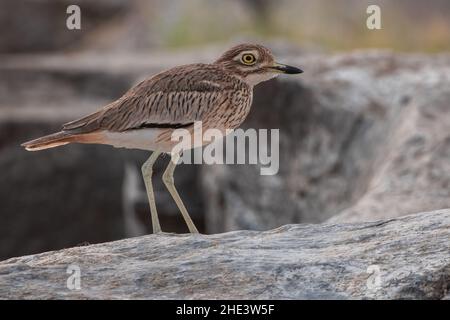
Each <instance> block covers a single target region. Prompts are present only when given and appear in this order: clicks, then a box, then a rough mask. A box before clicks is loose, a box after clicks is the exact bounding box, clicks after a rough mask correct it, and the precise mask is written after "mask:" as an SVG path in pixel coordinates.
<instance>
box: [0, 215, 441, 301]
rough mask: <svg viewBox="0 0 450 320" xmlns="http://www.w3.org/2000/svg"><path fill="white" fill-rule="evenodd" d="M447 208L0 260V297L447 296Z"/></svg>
mask: <svg viewBox="0 0 450 320" xmlns="http://www.w3.org/2000/svg"><path fill="white" fill-rule="evenodd" d="M449 237H450V210H448V209H447V210H441V211H434V212H424V213H419V214H415V215H408V216H405V217H402V218H394V219H389V220H381V221H377V222H363V223H346V224H330V223H326V224H314V225H308V224H302V225H286V226H283V227H280V228H277V229H274V230H270V231H266V232H259V231H234V232H229V233H224V234H216V235H200V234H199V235H190V234H157V235H148V236H143V237H136V238H130V239H125V240H120V241H115V242H110V243H103V244H97V245H90V246H80V247H75V248H70V249H65V250H60V251H54V252H46V253H42V254H37V255H30V256H24V257H19V258H12V259H9V260H6V261H3V262H0V283H1V284H2V285H1V286H0V298H1V299H449V298H450V296H449V290H450V265H449V261H450V250H449V245H448V239H449Z"/></svg>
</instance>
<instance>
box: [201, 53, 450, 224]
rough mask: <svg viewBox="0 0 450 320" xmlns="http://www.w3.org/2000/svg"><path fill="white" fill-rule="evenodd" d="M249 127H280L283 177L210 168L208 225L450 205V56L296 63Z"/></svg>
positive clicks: (258, 98) (378, 215)
mask: <svg viewBox="0 0 450 320" xmlns="http://www.w3.org/2000/svg"><path fill="white" fill-rule="evenodd" d="M283 61H289V63H292V64H294V65H299V66H301V67H302V68H304V69H305V73H304V74H302V75H301V76H299V77H280V78H278V79H277V80H275V81H272V82H267V83H264V84H262V85H260V86H258V87H256V90H255V98H254V104H253V107H252V111H251V113H250V115H249V118H248V119H247V120H246V121H245V123H244V127H245V128H279V129H280V171H279V173H278V174H277V175H274V176H261V175H260V168H259V167H258V166H255V165H253V166H251V165H240V166H237V165H234V166H233V165H224V166H222V165H221V166H203V167H202V179H203V181H204V183H203V185H204V193H205V195H206V196H205V205H206V208H207V209H206V217H205V219H206V228H207V231H209V232H222V231H226V230H235V229H241V228H243V229H256V230H265V229H267V228H273V227H277V226H280V225H283V224H288V223H298V222H312V223H318V222H323V221H326V220H327V219H330V218H332V219H333V221H368V220H377V219H386V218H391V217H397V216H401V215H405V214H408V213H415V212H420V211H429V210H437V209H442V208H448V207H450V162H449V161H448V159H449V155H450V133H449V130H448V128H450V56H448V55H435V56H425V55H404V54H392V53H389V52H382V51H364V52H354V53H351V54H342V55H335V56H317V55H316V56H302V57H298V58H295V57H291V58H289V57H287V58H285V59H283Z"/></svg>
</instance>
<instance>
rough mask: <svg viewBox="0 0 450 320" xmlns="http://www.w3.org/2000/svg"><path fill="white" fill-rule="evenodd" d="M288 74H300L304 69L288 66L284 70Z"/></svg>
mask: <svg viewBox="0 0 450 320" xmlns="http://www.w3.org/2000/svg"><path fill="white" fill-rule="evenodd" d="M284 72H285V73H286V74H299V73H303V70H302V69H300V68H297V67H292V66H286V69H285V71H284Z"/></svg>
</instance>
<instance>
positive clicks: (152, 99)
mask: <svg viewBox="0 0 450 320" xmlns="http://www.w3.org/2000/svg"><path fill="white" fill-rule="evenodd" d="M280 72H281V73H300V72H302V71H301V70H300V69H297V68H294V67H290V66H286V65H282V64H278V63H275V62H274V59H273V56H272V54H271V53H270V51H269V50H268V49H267V48H265V47H263V46H260V45H252V44H242V45H239V46H236V47H233V48H231V49H230V50H228V51H227V52H225V53H224V54H223V55H222V56H221V57H220V58H219V59H218V60H216V61H215V62H214V63H211V64H190V65H185V66H179V67H175V68H172V69H169V70H167V71H164V72H161V73H159V74H156V75H155V76H153V77H150V78H148V79H146V80H144V81H142V82H141V83H139V84H138V85H136V86H135V87H133V88H131V89H130V90H129V91H128V92H126V93H125V94H124V95H123V96H122V97H121V98H120V99H118V100H116V101H114V102H112V103H110V104H109V105H107V106H105V107H104V108H102V109H100V110H99V111H97V112H95V113H93V114H90V115H88V116H86V117H84V118H81V119H78V120H75V121H72V122H69V123H66V124H64V125H63V127H62V130H61V131H60V132H58V133H54V134H51V135H48V136H44V137H42V138H38V139H36V140H32V141H29V142H26V143H24V144H23V146H24V147H25V148H26V149H27V150H29V151H37V150H42V149H48V148H53V147H56V146H60V145H65V144H68V143H98V144H110V145H113V146H116V147H125V148H136V149H143V150H153V151H155V152H154V155H152V157H151V158H150V159H149V161H148V163H146V164H147V165H146V164H144V167H145V168H144V167H143V173H144V178H145V177H147V178H148V180H150V178H151V175H150V177H148V172H149V171H151V167H152V165H153V162H154V161H155V160H156V158H157V156H158V154H159V153H160V152H166V153H171V150H172V148H173V146H174V145H175V144H177V143H178V142H177V141H171V134H172V132H173V131H174V130H175V129H177V128H180V127H182V128H186V129H188V130H190V131H192V130H193V124H194V122H196V121H201V122H202V126H203V130H205V129H209V128H215V129H219V130H222V131H224V130H226V129H234V128H236V127H238V126H239V125H240V124H241V123H242V122H243V121H244V119H245V118H246V116H247V114H248V112H249V111H250V106H251V103H252V92H253V86H254V85H256V84H258V83H259V82H261V81H265V80H268V79H270V78H273V77H274V76H276V75H277V74H278V73H280ZM173 156H174V155H173ZM177 156H178V155H177ZM173 170H174V165H173V168H172V167H171V165H169V167H168V169H167V170H166V172H167V173H168V175H167V176H166V178H165V182H166V185H167V184H169V185H168V188H169V191H170V192H171V194H172V196H174V199H175V201H176V202H177V205H178V206H179V208H180V210H181V212H182V214H183V216H184V217H185V219H186V222H187V223H188V226H189V229H190V231H191V232H195V231H196V228H195V226H194V225H193V223H192V221H190V218H188V217H189V216H188V215H187V211H186V210H185V208H184V206H183V204H182V202H181V199H179V196H178V194H177V193H176V190H175V189H174V187H173V186H170V184H173V177H172V176H170V174H173ZM170 171H171V172H170ZM144 180H145V179H144ZM166 180H167V181H166ZM146 186H147V191H148V193H149V201H150V206H151V209H152V210H151V211H152V221H153V228H154V232H159V231H160V230H161V229H160V227H159V221H157V215H156V206H155V205H154V196H153V190H152V187H151V182H150V183H148V181H147V180H146ZM149 189H151V190H149ZM171 189H173V190H171ZM174 193H176V194H174ZM177 198H178V199H177ZM152 202H153V203H152ZM180 202H181V203H180ZM183 211H186V212H183ZM186 215H187V217H186ZM155 224H156V226H155Z"/></svg>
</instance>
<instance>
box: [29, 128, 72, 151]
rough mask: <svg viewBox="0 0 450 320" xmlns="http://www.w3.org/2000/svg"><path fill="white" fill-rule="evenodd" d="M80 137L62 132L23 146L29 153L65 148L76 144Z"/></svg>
mask: <svg viewBox="0 0 450 320" xmlns="http://www.w3.org/2000/svg"><path fill="white" fill-rule="evenodd" d="M78 136H79V135H75V134H73V133H70V132H64V131H60V132H56V133H53V134H49V135H48V136H43V137H41V138H37V139H34V140H31V141H28V142H25V143H22V144H21V146H22V147H25V149H26V150H28V151H38V150H44V149H50V148H55V147H59V146H63V145H65V144H68V143H71V142H76V141H77V137H78Z"/></svg>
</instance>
